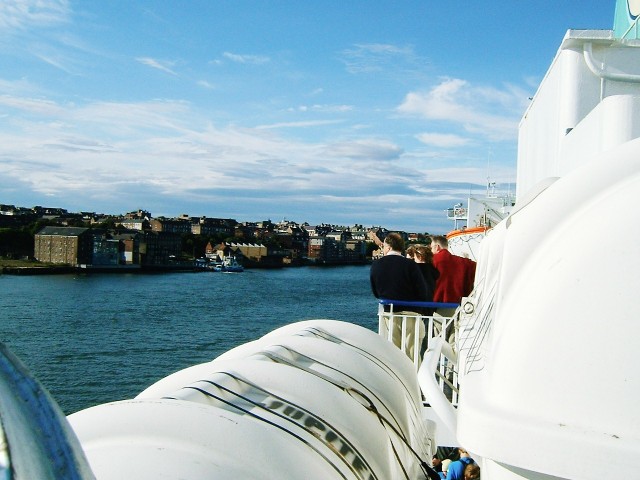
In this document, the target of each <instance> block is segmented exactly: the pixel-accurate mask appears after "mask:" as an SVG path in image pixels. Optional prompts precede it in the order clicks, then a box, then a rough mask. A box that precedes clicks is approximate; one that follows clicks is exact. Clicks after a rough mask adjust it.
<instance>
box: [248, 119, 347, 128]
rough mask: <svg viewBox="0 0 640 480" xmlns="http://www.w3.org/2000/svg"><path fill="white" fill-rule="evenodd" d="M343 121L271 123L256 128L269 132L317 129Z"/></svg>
mask: <svg viewBox="0 0 640 480" xmlns="http://www.w3.org/2000/svg"><path fill="white" fill-rule="evenodd" d="M342 121H343V120H303V121H299V122H280V123H272V124H269V125H258V126H257V127H256V128H257V129H258V130H271V129H276V128H308V127H318V126H321V125H332V124H336V123H341V122H342Z"/></svg>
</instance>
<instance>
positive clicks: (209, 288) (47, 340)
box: [0, 266, 377, 414]
mask: <svg viewBox="0 0 640 480" xmlns="http://www.w3.org/2000/svg"><path fill="white" fill-rule="evenodd" d="M376 312H377V303H376V300H375V298H374V297H373V295H372V293H371V290H370V287H369V267H368V266H344V267H333V268H329V267H322V268H317V267H316V268H314V267H302V268H287V269H280V270H245V271H244V272H242V273H221V272H199V273H165V274H81V275H49V276H13V275H0V341H2V342H4V343H5V344H6V345H7V346H8V347H9V348H10V349H11V350H12V351H13V352H14V353H15V354H16V355H17V356H18V357H19V358H20V359H21V360H22V362H23V363H24V364H25V365H26V366H27V368H28V369H29V370H30V371H31V373H32V374H34V375H35V376H36V378H38V380H39V381H40V382H41V383H42V384H43V385H44V386H45V387H46V388H47V389H48V390H49V392H50V393H51V394H52V396H53V398H54V399H55V400H56V401H57V402H58V404H59V405H60V407H61V408H62V410H63V411H64V412H65V413H66V414H70V413H73V412H76V411H78V410H81V409H84V408H87V407H90V406H92V405H97V404H100V403H105V402H109V401H114V400H122V399H125V398H132V397H134V396H135V395H136V394H138V393H139V392H141V391H142V390H144V389H145V388H146V387H147V386H149V385H150V384H152V383H154V382H155V381H157V380H159V379H160V378H162V377H164V376H166V375H168V374H170V373H173V372H175V371H177V370H180V369H182V368H185V367H188V366H190V365H193V364H197V363H202V362H207V361H210V360H212V359H213V358H215V357H216V356H218V355H220V354H221V353H223V352H225V351H227V350H229V349H230V348H233V347H235V346H237V345H240V344H242V343H245V342H248V341H251V340H255V339H256V338H258V337H260V336H261V335H264V334H265V333H267V332H269V331H271V330H273V329H274V328H277V327H280V326H282V325H285V324H287V323H291V322H294V321H298V320H307V319H313V318H329V319H335V320H345V321H350V322H353V323H356V324H359V325H362V326H364V327H366V328H369V329H371V330H376V329H377V319H376Z"/></svg>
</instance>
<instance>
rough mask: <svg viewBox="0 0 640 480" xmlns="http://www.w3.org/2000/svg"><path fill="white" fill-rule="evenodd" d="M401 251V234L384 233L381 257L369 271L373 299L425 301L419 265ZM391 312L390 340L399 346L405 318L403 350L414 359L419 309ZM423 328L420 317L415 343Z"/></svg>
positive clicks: (402, 243) (425, 294)
mask: <svg viewBox="0 0 640 480" xmlns="http://www.w3.org/2000/svg"><path fill="white" fill-rule="evenodd" d="M403 250H404V240H403V239H402V237H401V236H400V234H398V233H394V232H392V233H390V234H389V235H387V236H386V238H385V239H384V242H383V244H382V251H383V254H384V256H383V257H382V258H379V259H378V260H375V261H374V262H373V264H372V265H371V271H370V274H369V277H370V281H371V290H372V292H373V295H374V296H375V297H376V298H384V299H387V300H403V301H414V302H426V301H428V296H427V284H426V282H425V281H424V277H423V276H422V274H421V273H420V269H419V268H418V265H417V264H416V263H415V262H414V261H413V260H410V259H408V258H406V257H404V256H403V254H402V251H403ZM393 313H394V315H393V317H394V318H393V322H392V324H393V330H392V340H393V343H394V344H395V345H397V346H398V347H400V346H401V345H402V321H403V319H404V320H405V321H406V322H407V325H406V332H407V338H406V350H405V352H406V353H407V355H409V358H411V359H413V358H414V357H413V354H414V340H415V331H416V325H415V322H416V320H417V318H418V317H419V316H420V315H421V313H422V312H416V311H411V312H407V311H399V312H397V313H396V312H395V311H394V312H393ZM385 322H386V324H387V329H388V328H389V319H388V318H386V317H385ZM424 331H425V330H424V325H423V324H422V321H421V320H420V325H418V332H419V338H418V345H420V344H421V343H422V339H423V338H424Z"/></svg>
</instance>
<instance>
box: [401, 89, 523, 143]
mask: <svg viewBox="0 0 640 480" xmlns="http://www.w3.org/2000/svg"><path fill="white" fill-rule="evenodd" d="M524 102H526V94H525V93H524V92H523V91H521V90H519V89H516V88H512V87H507V88H505V89H504V90H498V89H496V88H488V87H476V86H474V85H471V84H469V83H468V82H466V81H465V80H461V79H455V78H454V79H446V80H444V81H442V82H441V83H440V84H438V85H436V86H435V87H433V88H432V89H431V90H429V91H427V92H410V93H408V94H407V95H406V97H405V99H404V101H403V102H402V104H401V105H400V106H399V107H398V112H399V113H401V114H404V115H414V116H419V117H422V118H425V119H429V120H439V121H446V122H450V123H452V124H458V125H460V126H462V127H463V128H464V129H465V130H466V131H467V132H470V133H475V134H478V135H481V136H484V137H486V138H489V139H491V140H494V141H504V140H514V139H515V138H516V136H517V129H518V121H519V115H520V113H521V112H522V110H523V106H524V104H525V103H524Z"/></svg>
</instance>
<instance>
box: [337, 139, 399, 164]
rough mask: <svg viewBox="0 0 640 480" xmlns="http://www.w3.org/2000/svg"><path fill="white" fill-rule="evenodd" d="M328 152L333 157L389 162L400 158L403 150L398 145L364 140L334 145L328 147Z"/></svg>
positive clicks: (382, 141)
mask: <svg viewBox="0 0 640 480" xmlns="http://www.w3.org/2000/svg"><path fill="white" fill-rule="evenodd" d="M326 152H327V154H328V155H330V156H332V157H346V158H350V159H353V160H372V161H389V160H394V159H397V158H398V157H400V155H401V154H402V152H403V150H402V148H401V147H399V146H398V145H396V144H394V143H391V142H388V141H385V140H376V139H363V140H352V141H343V142H338V143H333V144H331V145H328V146H327V148H326Z"/></svg>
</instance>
